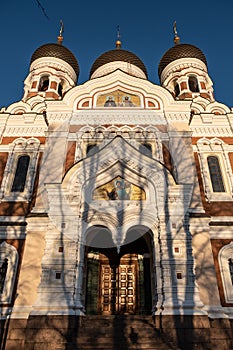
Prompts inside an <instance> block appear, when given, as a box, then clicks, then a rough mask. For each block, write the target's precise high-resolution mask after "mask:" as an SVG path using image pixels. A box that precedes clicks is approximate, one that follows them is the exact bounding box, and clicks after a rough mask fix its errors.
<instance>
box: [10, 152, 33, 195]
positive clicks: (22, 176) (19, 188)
mask: <svg viewBox="0 0 233 350" xmlns="http://www.w3.org/2000/svg"><path fill="white" fill-rule="evenodd" d="M29 161H30V157H29V156H28V155H26V156H20V157H19V158H18V162H17V167H16V171H15V177H14V180H13V184H12V187H11V192H23V191H24V187H25V183H26V178H27V172H28V166H29Z"/></svg>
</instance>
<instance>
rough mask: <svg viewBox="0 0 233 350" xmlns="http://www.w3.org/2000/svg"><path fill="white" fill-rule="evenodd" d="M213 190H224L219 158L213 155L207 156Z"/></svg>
mask: <svg viewBox="0 0 233 350" xmlns="http://www.w3.org/2000/svg"><path fill="white" fill-rule="evenodd" d="M207 162H208V167H209V172H210V179H211V183H212V188H213V192H225V188H224V184H223V178H222V172H221V168H220V164H219V160H218V158H217V157H215V156H209V157H208V158H207Z"/></svg>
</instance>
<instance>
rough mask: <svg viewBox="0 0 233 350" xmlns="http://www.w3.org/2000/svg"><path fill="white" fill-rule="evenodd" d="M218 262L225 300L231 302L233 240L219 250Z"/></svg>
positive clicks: (232, 292)
mask: <svg viewBox="0 0 233 350" xmlns="http://www.w3.org/2000/svg"><path fill="white" fill-rule="evenodd" d="M218 262H219V268H220V273H221V279H222V286H223V292H224V297H225V298H224V299H225V302H226V303H233V242H230V243H229V244H227V245H225V246H223V248H222V249H221V250H220V251H219V254H218ZM220 288H221V287H220Z"/></svg>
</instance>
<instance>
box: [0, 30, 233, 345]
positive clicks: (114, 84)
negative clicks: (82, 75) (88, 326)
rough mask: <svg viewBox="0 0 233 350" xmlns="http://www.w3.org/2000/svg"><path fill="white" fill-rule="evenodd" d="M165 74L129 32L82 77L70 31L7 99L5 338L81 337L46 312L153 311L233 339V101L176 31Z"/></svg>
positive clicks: (0, 122) (0, 125)
mask: <svg viewBox="0 0 233 350" xmlns="http://www.w3.org/2000/svg"><path fill="white" fill-rule="evenodd" d="M158 74H159V79H160V85H156V84H154V83H152V82H150V81H149V80H148V76H147V70H146V67H145V65H144V63H143V62H142V61H141V60H140V58H139V57H137V56H136V55H135V54H134V53H132V52H129V51H127V50H124V49H122V47H121V42H120V41H119V40H117V42H116V48H115V49H113V50H110V51H107V52H105V53H103V54H102V55H101V56H99V57H98V58H97V59H96V60H95V62H94V63H93V65H92V67H91V70H90V77H89V80H87V81H86V82H85V83H84V84H81V85H79V84H77V80H78V75H79V65H78V62H77V59H76V58H75V57H74V55H73V54H72V52H71V51H70V50H69V49H67V48H66V47H65V46H63V44H62V37H61V35H60V36H59V37H58V42H57V43H50V44H45V45H42V46H40V47H39V48H38V49H37V50H36V51H35V52H34V53H33V55H32V57H31V61H30V69H29V73H28V76H27V77H26V79H25V82H24V95H23V97H22V100H21V101H18V102H15V103H13V104H11V105H10V106H8V107H7V108H2V109H1V110H0V133H1V144H0V226H1V227H0V310H1V349H8V350H9V349H17V350H21V349H44V348H45V347H47V348H49V349H60V350H61V349H68V347H67V343H68V341H67V340H64V341H60V342H59V341H57V340H56V336H54V332H55V327H54V329H53V330H51V329H52V327H51V324H50V326H43V327H44V329H45V330H46V329H47V337H48V338H43V339H50V340H44V341H43V340H41V339H40V340H38V341H36V340H35V339H39V338H38V337H39V336H38V335H37V338H36V337H35V338H33V339H32V338H31V334H32V333H31V332H30V331H31V330H32V329H34V328H35V327H34V328H33V326H32V324H33V322H36V323H38V324H40V322H41V320H44V321H43V322H44V324H45V323H46V320H50V322H55V321H54V320H57V319H58V318H59V320H60V323H59V324H60V326H57V325H56V330H57V332H59V329H61V328H62V327H61V324H62V323H63V324H65V323H66V320H67V319H69V320H70V319H72V320H80V319H82V320H83V319H85V318H86V317H92V319H93V320H94V319H95V317H101V316H102V317H105V318H107V317H115V316H124V317H125V318H124V319H125V320H127V318H128V319H129V318H132V317H133V316H140V315H142V316H150V317H153V320H154V324H155V326H154V327H155V328H156V329H159V330H161V327H162V328H163V329H164V330H166V325H165V323H164V322H163V321H164V320H173V321H174V320H177V319H179V320H180V319H182V320H186V319H187V320H192V330H193V332H194V331H195V329H196V328H197V329H198V330H199V332H200V329H201V330H204V333H203V334H204V335H203V341H202V347H199V348H198V349H208V347H207V344H208V343H209V344H212V343H211V342H213V339H214V341H215V344H218V346H217V348H218V349H226V350H227V349H230V348H231V346H232V332H233V322H232V319H233V229H232V226H233V205H232V204H233V197H232V195H233V132H232V128H233V111H232V109H230V108H229V107H228V106H226V105H224V104H222V103H220V102H218V101H216V100H215V97H214V88H213V82H212V80H211V77H210V76H209V74H208V67H207V61H206V57H205V55H204V53H203V52H202V51H201V50H200V49H199V48H197V47H196V46H193V45H191V44H182V43H180V41H179V38H178V36H177V34H175V40H174V46H173V47H171V48H170V49H168V51H167V52H166V53H165V54H164V56H163V57H162V58H161V60H160V63H159V68H158ZM72 322H73V321H72ZM166 322H168V321H166ZM169 322H170V321H169ZM184 324H185V322H184ZM216 324H218V325H220V326H219V327H217V326H216V327H215V326H213V325H216ZM161 325H162V326H161ZM223 325H224V326H223ZM46 327H47V328H46ZM59 327H60V328H59ZM67 327H68V326H67ZM168 328H169V327H168ZM170 328H173V329H176V328H177V327H175V323H174V322H173V327H170ZM216 329H217V330H218V332H217V331H216ZM226 330H227V332H226ZM49 332H51V334H53V336H52V337H51V336H50V335H49ZM37 333H38V332H37ZM216 333H218V335H219V338H216V337H215V338H214V335H216ZM207 334H208V336H207ZM176 340H177V338H176ZM191 340H192V339H191ZM213 343H214V342H213ZM58 344H59V346H58ZM190 344H193V345H192V346H193V347H190V346H191V345H189V347H187V349H194V348H195V349H197V347H194V345H196V344H197V340H192V341H190ZM203 344H205V345H203ZM43 346H45V347H43ZM73 346H74V347H73V348H72V349H75V348H77V349H81V348H82V347H75V345H73ZM182 346H183V347H182ZM138 348H139V347H138ZM178 348H180V349H184V348H186V347H185V341H183V342H179V347H178V345H177V347H176V348H175V347H174V349H178ZM70 349H71V348H70ZM93 349H97V347H95V346H93ZM108 349H109V348H108ZM114 349H115V348H114ZM124 349H130V347H127V348H126V347H125V348H124ZM140 349H141V348H140Z"/></svg>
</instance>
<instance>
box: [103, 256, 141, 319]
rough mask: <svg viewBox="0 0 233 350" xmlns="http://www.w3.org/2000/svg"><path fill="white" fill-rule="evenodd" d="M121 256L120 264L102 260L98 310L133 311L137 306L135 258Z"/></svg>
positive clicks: (107, 311) (113, 312)
mask: <svg viewBox="0 0 233 350" xmlns="http://www.w3.org/2000/svg"><path fill="white" fill-rule="evenodd" d="M128 260H129V259H126V258H122V259H121V262H120V265H118V266H110V265H108V264H107V262H102V264H101V269H100V312H101V313H103V314H127V313H135V312H136V308H137V298H136V296H137V289H138V288H137V259H135V258H133V259H132V257H131V260H130V262H129V261H128Z"/></svg>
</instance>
